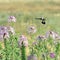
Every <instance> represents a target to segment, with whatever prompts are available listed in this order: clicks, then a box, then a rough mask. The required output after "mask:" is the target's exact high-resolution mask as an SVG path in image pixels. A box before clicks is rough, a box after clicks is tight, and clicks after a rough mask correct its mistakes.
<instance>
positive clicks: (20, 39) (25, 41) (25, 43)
mask: <svg viewBox="0 0 60 60" xmlns="http://www.w3.org/2000/svg"><path fill="white" fill-rule="evenodd" d="M22 42H23V44H24V46H26V47H27V46H28V40H27V37H25V36H24V35H21V36H20V38H19V40H18V44H19V46H22Z"/></svg>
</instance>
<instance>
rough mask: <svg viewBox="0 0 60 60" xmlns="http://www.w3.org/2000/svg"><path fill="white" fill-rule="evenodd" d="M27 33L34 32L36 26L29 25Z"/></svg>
mask: <svg viewBox="0 0 60 60" xmlns="http://www.w3.org/2000/svg"><path fill="white" fill-rule="evenodd" d="M27 31H28V33H35V32H36V31H37V30H36V28H35V26H30V27H28V30H27Z"/></svg>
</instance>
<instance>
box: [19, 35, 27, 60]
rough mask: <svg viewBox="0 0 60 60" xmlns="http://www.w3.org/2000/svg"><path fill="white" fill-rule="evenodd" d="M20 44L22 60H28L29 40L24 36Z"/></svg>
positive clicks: (21, 37)
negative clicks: (27, 48)
mask: <svg viewBox="0 0 60 60" xmlns="http://www.w3.org/2000/svg"><path fill="white" fill-rule="evenodd" d="M18 44H19V47H20V49H21V60H27V58H26V47H27V46H28V41H27V38H26V37H25V36H24V35H21V36H20V38H19V41H18Z"/></svg>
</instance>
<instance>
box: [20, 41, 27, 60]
mask: <svg viewBox="0 0 60 60" xmlns="http://www.w3.org/2000/svg"><path fill="white" fill-rule="evenodd" d="M21 60H27V58H26V51H25V46H24V44H23V42H22V46H21Z"/></svg>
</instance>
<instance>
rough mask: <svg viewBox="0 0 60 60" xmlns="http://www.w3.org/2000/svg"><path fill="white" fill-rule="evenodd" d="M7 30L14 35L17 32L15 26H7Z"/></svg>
mask: <svg viewBox="0 0 60 60" xmlns="http://www.w3.org/2000/svg"><path fill="white" fill-rule="evenodd" d="M7 30H8V32H9V33H11V34H12V35H14V34H15V31H14V28H13V27H11V26H8V27H7Z"/></svg>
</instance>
